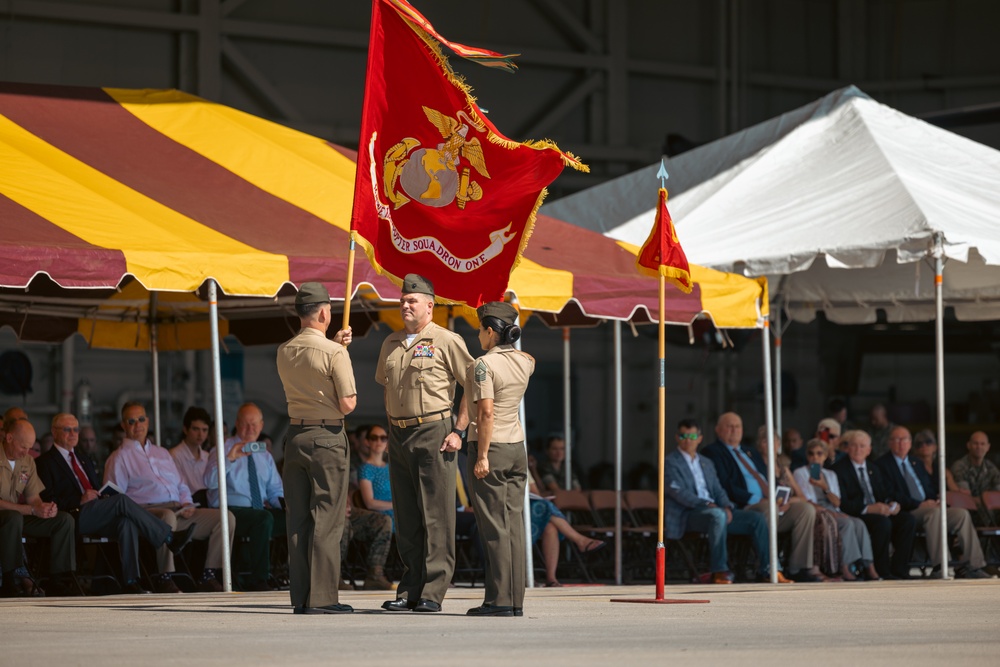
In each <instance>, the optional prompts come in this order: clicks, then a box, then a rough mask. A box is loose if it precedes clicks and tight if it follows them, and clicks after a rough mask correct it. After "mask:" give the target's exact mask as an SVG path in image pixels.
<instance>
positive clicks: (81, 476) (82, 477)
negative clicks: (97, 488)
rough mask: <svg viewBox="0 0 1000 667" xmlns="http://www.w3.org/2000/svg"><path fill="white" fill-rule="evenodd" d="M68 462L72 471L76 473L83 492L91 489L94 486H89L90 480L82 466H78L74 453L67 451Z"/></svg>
mask: <svg viewBox="0 0 1000 667" xmlns="http://www.w3.org/2000/svg"><path fill="white" fill-rule="evenodd" d="M69 462H70V464H71V465H72V466H73V473H74V474H75V475H76V478H77V480H79V481H80V487H81V488H82V489H83V490H84V492H85V493H86V492H87V491H90V490H92V489H93V488H94V487H93V486H91V484H90V480H89V479H87V474H86V473H85V472H83V468H81V467H80V464H79V463H78V462H77V460H76V454H74V453H73V452H70V453H69Z"/></svg>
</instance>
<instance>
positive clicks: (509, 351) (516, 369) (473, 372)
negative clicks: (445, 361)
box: [465, 345, 535, 442]
mask: <svg viewBox="0 0 1000 667" xmlns="http://www.w3.org/2000/svg"><path fill="white" fill-rule="evenodd" d="M534 370H535V360H534V358H532V357H531V355H529V354H525V353H524V352H521V351H520V350H515V349H514V348H513V347H512V346H510V345H498V346H496V347H494V348H493V349H491V350H490V351H489V352H487V353H486V354H484V355H483V356H481V357H479V358H478V359H476V362H475V363H474V364H472V366H470V367H469V373H468V377H467V380H466V383H465V387H466V391H468V392H469V397H468V399H467V400H468V401H469V403H470V404H471V403H478V402H479V400H480V399H484V398H492V399H493V434H492V436H491V437H490V441H491V442H522V441H523V440H524V430H523V429H522V428H521V420H520V416H519V413H520V409H521V398H522V397H523V396H524V391H525V389H527V388H528V378H529V377H531V373H532V372H533V371H534ZM469 414H470V415H475V414H476V412H475V411H473V410H472V407H471V405H470V407H469ZM468 435H469V442H478V440H479V429H478V427H477V424H476V421H472V422H471V423H470V424H469V434H468Z"/></svg>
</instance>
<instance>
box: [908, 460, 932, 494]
mask: <svg viewBox="0 0 1000 667" xmlns="http://www.w3.org/2000/svg"><path fill="white" fill-rule="evenodd" d="M903 479H905V480H906V488H907V489H909V491H910V497H911V498H913V499H914V500H919V501H920V502H923V501H925V500H927V494H925V493H924V486H923V484H921V483H920V480H918V479H917V473H916V472H914V470H913V467H912V466H911V465H910V459H903Z"/></svg>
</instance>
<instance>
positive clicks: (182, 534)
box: [167, 523, 198, 556]
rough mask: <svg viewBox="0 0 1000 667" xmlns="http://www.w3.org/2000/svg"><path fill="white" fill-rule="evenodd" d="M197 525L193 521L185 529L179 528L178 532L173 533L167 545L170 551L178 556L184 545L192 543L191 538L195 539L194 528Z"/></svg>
mask: <svg viewBox="0 0 1000 667" xmlns="http://www.w3.org/2000/svg"><path fill="white" fill-rule="evenodd" d="M197 527H198V526H197V525H195V524H193V523H192V524H191V525H190V526H188V527H187V528H185V529H184V530H178V531H177V532H176V533H173V536H172V537H171V538H170V544H168V545H167V548H168V549H170V552H171V553H172V554H174V555H175V556H176V555H177V554H179V553H180V552H182V551H184V547H186V546H187V545H189V544H191V540H192V539H194V529H195V528H197Z"/></svg>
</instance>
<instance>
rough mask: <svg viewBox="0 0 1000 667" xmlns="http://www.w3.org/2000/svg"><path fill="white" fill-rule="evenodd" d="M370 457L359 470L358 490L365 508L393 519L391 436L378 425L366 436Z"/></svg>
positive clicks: (370, 429) (366, 458)
mask: <svg viewBox="0 0 1000 667" xmlns="http://www.w3.org/2000/svg"><path fill="white" fill-rule="evenodd" d="M365 440H366V441H367V444H368V455H367V456H366V457H365V458H364V459H363V462H362V463H361V466H360V467H359V468H358V488H360V489H361V499H362V501H363V502H364V504H365V508H367V509H369V510H371V511H373V512H381V513H382V514H385V515H386V516H388V517H389V518H390V519H391V518H392V489H390V488H389V458H388V455H387V453H386V450H387V449H388V448H389V434H388V433H386V431H385V429H384V428H382V427H381V426H379V425H378V424H376V425H375V426H372V427H371V428H369V429H368V433H367V435H366V436H365Z"/></svg>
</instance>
